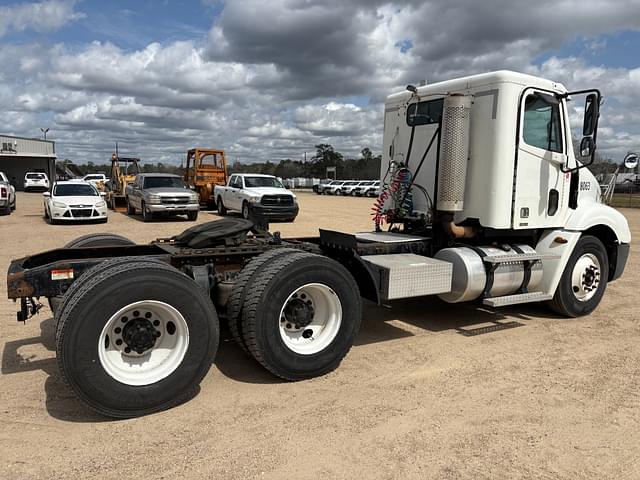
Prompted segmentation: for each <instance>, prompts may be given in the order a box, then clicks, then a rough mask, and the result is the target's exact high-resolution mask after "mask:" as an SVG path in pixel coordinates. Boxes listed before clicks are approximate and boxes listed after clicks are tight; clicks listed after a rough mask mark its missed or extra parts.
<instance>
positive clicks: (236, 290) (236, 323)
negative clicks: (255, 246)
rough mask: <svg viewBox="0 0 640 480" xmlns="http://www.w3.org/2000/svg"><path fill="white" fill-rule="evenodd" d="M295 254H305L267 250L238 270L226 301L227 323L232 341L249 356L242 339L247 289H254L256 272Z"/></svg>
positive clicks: (286, 249) (285, 249)
mask: <svg viewBox="0 0 640 480" xmlns="http://www.w3.org/2000/svg"><path fill="white" fill-rule="evenodd" d="M295 254H303V255H304V254H305V253H304V252H302V251H300V250H296V249H294V248H276V249H274V250H269V251H267V252H265V253H262V254H260V255H258V256H257V257H253V258H252V259H251V260H250V261H249V262H248V263H247V264H246V265H245V266H244V267H243V268H242V270H240V273H239V274H238V276H237V277H236V281H235V283H234V284H233V287H232V288H231V294H230V295H229V300H228V301H227V312H226V316H227V323H228V325H229V330H230V331H231V336H232V337H233V339H234V340H235V341H236V343H237V344H238V345H240V347H241V348H242V350H243V351H244V352H246V353H247V354H249V355H251V352H249V349H248V348H247V346H246V345H245V343H244V339H243V338H242V306H243V304H244V302H245V298H246V296H247V292H248V291H249V289H251V288H254V283H253V277H255V275H256V273H257V272H258V270H260V269H261V268H262V267H263V266H265V265H266V264H268V263H269V262H271V261H273V260H274V259H275V258H278V257H281V256H284V255H287V256H289V255H295Z"/></svg>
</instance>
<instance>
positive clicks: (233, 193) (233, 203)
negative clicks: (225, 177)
mask: <svg viewBox="0 0 640 480" xmlns="http://www.w3.org/2000/svg"><path fill="white" fill-rule="evenodd" d="M238 178H239V177H238V176H237V175H232V176H231V178H230V179H229V185H228V186H227V187H225V192H224V204H225V205H226V207H227V208H230V209H232V210H237V209H238V205H237V203H238V193H237V192H238Z"/></svg>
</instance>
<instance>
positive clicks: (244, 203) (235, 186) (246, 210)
mask: <svg viewBox="0 0 640 480" xmlns="http://www.w3.org/2000/svg"><path fill="white" fill-rule="evenodd" d="M214 194H215V197H216V204H217V206H218V213H219V214H220V215H226V214H227V211H228V210H236V211H239V212H242V216H243V217H244V218H247V219H248V218H250V217H251V216H253V215H257V216H263V217H266V218H268V219H269V220H282V221H288V222H293V221H294V220H295V218H296V217H297V216H298V212H299V208H298V199H297V198H296V196H295V195H294V194H293V193H292V192H291V191H289V190H287V189H286V188H284V185H282V183H281V182H280V180H278V179H277V178H276V177H274V176H273V175H259V174H254V173H237V174H234V175H231V177H229V181H228V182H227V185H224V186H221V185H216V186H215V187H214Z"/></svg>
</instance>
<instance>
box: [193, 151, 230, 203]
mask: <svg viewBox="0 0 640 480" xmlns="http://www.w3.org/2000/svg"><path fill="white" fill-rule="evenodd" d="M184 181H185V182H187V184H188V185H189V186H190V187H191V188H193V189H194V190H195V191H196V192H198V194H199V195H200V203H203V204H206V205H207V206H208V207H209V208H213V207H215V203H216V201H215V197H214V196H213V187H214V186H215V185H226V183H227V161H226V159H225V156H224V150H213V149H209V148H192V149H191V150H189V151H188V152H187V166H186V168H185V171H184Z"/></svg>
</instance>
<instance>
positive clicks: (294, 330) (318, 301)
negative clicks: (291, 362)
mask: <svg viewBox="0 0 640 480" xmlns="http://www.w3.org/2000/svg"><path fill="white" fill-rule="evenodd" d="M303 304H304V305H306V306H303ZM278 323H279V327H280V338H282V341H283V342H284V344H285V346H286V347H287V348H288V349H289V350H292V351H293V352H295V353H299V354H300V355H313V354H315V353H318V352H321V351H322V350H324V349H325V348H327V346H329V344H331V342H332V341H333V340H334V339H335V338H336V336H337V335H338V331H339V330H340V325H341V324H342V304H341V303H340V299H339V298H338V295H337V294H336V292H334V291H333V290H332V289H331V288H329V287H328V286H327V285H324V284H322V283H308V284H306V285H303V286H302V287H300V288H298V289H296V290H295V291H293V292H291V294H290V295H289V297H288V298H287V300H286V301H285V302H284V304H283V306H282V309H280V317H279V320H278Z"/></svg>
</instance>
